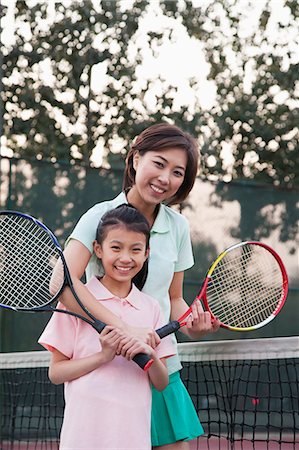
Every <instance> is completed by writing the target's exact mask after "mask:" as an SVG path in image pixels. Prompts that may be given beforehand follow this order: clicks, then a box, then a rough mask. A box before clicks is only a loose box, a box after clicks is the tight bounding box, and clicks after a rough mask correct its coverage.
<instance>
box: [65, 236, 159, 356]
mask: <svg viewBox="0 0 299 450" xmlns="http://www.w3.org/2000/svg"><path fill="white" fill-rule="evenodd" d="M64 256H65V260H66V263H67V266H68V268H69V271H70V274H71V278H72V282H73V285H74V289H75V291H76V293H77V294H78V297H79V298H80V300H81V301H82V303H83V304H84V306H86V308H87V309H88V310H89V311H90V312H91V314H92V315H93V316H94V317H95V318H97V319H99V320H101V321H102V322H104V323H107V324H109V325H113V326H114V327H118V328H119V329H121V330H123V331H124V332H125V333H127V334H129V335H131V336H132V335H133V336H137V337H139V338H140V339H142V340H143V341H144V342H146V343H147V344H149V345H151V346H152V347H153V348H155V347H156V346H157V345H158V344H159V342H160V338H159V336H158V335H157V334H156V333H155V332H154V330H151V329H149V328H141V327H132V326H129V325H128V324H126V323H125V322H123V321H122V320H121V319H120V318H119V317H117V316H116V315H115V314H113V313H112V312H111V311H109V310H108V309H107V308H105V307H104V306H103V305H102V304H101V303H100V302H97V301H96V299H95V298H94V296H93V295H92V294H91V293H90V292H89V290H88V289H87V288H86V286H85V285H84V283H82V281H81V278H82V276H83V275H84V272H85V269H86V267H87V264H88V262H89V260H90V258H91V253H90V252H89V250H88V249H87V248H86V247H85V245H83V244H82V243H81V242H79V241H77V240H76V239H71V240H70V242H69V244H68V245H67V247H66V249H65V250H64ZM59 300H60V301H61V303H63V305H64V306H65V307H66V309H67V310H69V311H71V312H75V313H77V314H83V315H86V314H85V313H84V312H83V311H82V310H81V308H80V306H79V305H78V303H77V302H76V300H75V299H74V297H73V294H72V293H71V290H70V289H69V288H66V289H64V291H63V293H62V294H61V296H60V298H59Z"/></svg>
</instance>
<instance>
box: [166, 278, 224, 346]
mask: <svg viewBox="0 0 299 450" xmlns="http://www.w3.org/2000/svg"><path fill="white" fill-rule="evenodd" d="M183 281H184V272H175V274H174V276H173V279H172V282H171V285H170V288H169V296H170V305H171V312H170V318H171V320H178V319H179V318H180V317H181V316H182V315H183V314H184V313H185V311H186V310H187V309H188V308H189V306H188V304H187V303H186V301H185V300H184V298H183ZM218 329H219V321H218V320H213V321H212V317H211V314H210V313H209V312H207V311H204V310H203V307H202V304H201V302H200V301H196V302H195V304H194V305H193V306H192V317H190V318H189V319H188V321H187V325H186V326H184V327H182V328H181V329H180V331H181V332H182V333H184V334H185V335H186V336H188V337H189V338H190V339H201V338H202V337H203V336H204V335H206V334H207V333H211V332H215V331H217V330H218Z"/></svg>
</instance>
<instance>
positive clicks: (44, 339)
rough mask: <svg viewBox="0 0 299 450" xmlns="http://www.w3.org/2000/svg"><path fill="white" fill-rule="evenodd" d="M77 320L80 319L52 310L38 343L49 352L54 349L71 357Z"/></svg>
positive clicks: (60, 307)
mask: <svg viewBox="0 0 299 450" xmlns="http://www.w3.org/2000/svg"><path fill="white" fill-rule="evenodd" d="M58 307H59V309H65V307H64V306H63V305H62V304H59V305H58ZM77 320H80V319H77V318H76V317H73V316H70V315H67V314H62V313H58V312H56V313H55V312H54V313H53V315H52V317H51V319H50V320H49V322H48V324H47V326H46V328H45V329H44V331H43V333H42V334H41V336H40V338H39V340H38V343H39V344H41V345H42V346H43V347H45V348H46V349H47V350H49V351H50V352H52V351H53V349H56V350H58V351H59V352H61V353H62V354H63V355H65V356H67V357H68V358H71V357H72V356H73V351H74V343H75V338H76V323H77Z"/></svg>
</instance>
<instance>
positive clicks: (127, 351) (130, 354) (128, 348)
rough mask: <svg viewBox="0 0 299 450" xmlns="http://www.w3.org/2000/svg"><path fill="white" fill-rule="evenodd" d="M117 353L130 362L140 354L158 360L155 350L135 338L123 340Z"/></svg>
mask: <svg viewBox="0 0 299 450" xmlns="http://www.w3.org/2000/svg"><path fill="white" fill-rule="evenodd" d="M117 353H118V354H120V355H122V356H123V357H124V358H126V359H128V360H131V359H133V358H134V356H136V355H137V354H138V353H145V354H146V355H149V356H151V357H153V359H156V352H155V351H154V350H153V348H152V347H151V346H150V345H148V344H146V343H145V342H143V341H142V340H140V339H138V338H134V337H124V338H122V339H121V341H120V343H119V346H118V350H117Z"/></svg>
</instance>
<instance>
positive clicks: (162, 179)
mask: <svg viewBox="0 0 299 450" xmlns="http://www.w3.org/2000/svg"><path fill="white" fill-rule="evenodd" d="M169 178H170V174H169V171H168V170H163V172H160V174H159V177H158V179H159V181H160V182H161V183H163V184H168V183H169Z"/></svg>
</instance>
